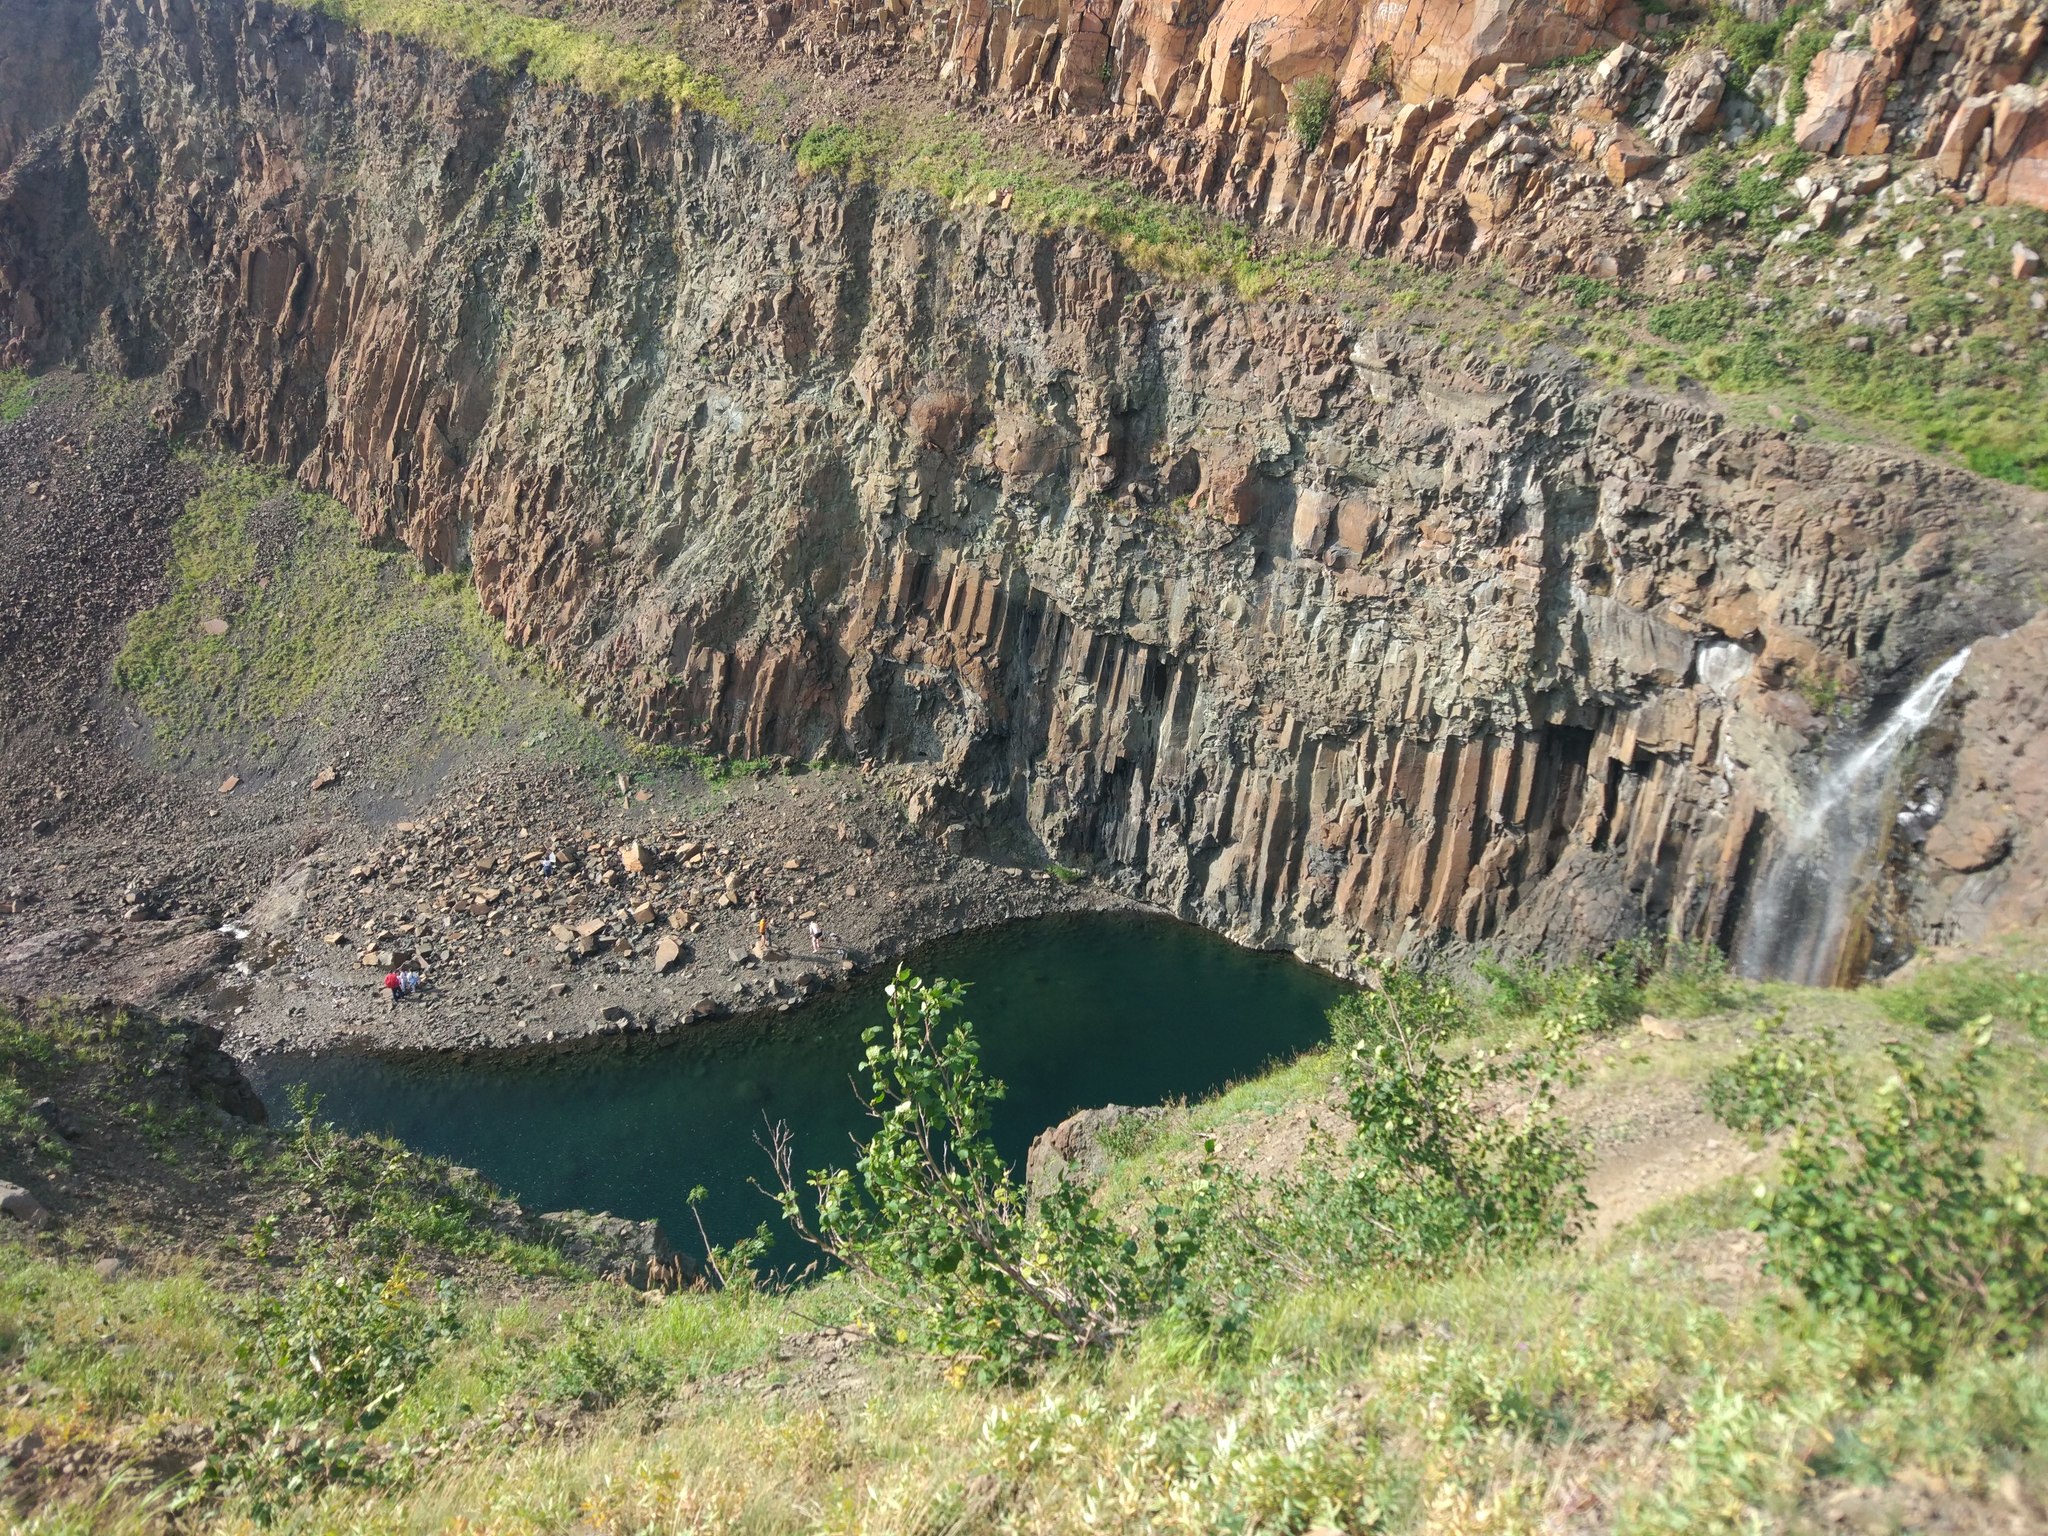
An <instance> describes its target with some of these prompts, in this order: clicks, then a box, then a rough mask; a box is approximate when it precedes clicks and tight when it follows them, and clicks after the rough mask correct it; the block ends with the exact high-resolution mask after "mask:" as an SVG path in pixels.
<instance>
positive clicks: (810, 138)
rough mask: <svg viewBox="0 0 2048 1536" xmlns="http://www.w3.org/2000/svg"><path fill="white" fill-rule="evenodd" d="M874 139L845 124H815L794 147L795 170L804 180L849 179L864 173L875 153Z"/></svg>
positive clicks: (806, 130)
mask: <svg viewBox="0 0 2048 1536" xmlns="http://www.w3.org/2000/svg"><path fill="white" fill-rule="evenodd" d="M876 147H877V146H876V143H875V140H874V136H873V135H872V134H869V133H867V132H864V131H863V130H861V129H858V128H853V127H850V126H848V125H847V124H845V123H818V124H815V125H813V126H812V127H809V128H806V129H805V130H804V136H803V137H802V138H801V139H798V140H797V144H796V168H797V169H798V170H799V171H801V172H802V173H803V174H804V175H806V176H816V175H819V174H821V173H822V174H829V175H833V176H853V175H856V174H860V173H863V172H865V171H866V170H867V168H868V165H869V162H870V161H871V160H872V159H873V158H874V155H875V151H876Z"/></svg>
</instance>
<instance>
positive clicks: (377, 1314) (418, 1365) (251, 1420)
mask: <svg viewBox="0 0 2048 1536" xmlns="http://www.w3.org/2000/svg"><path fill="white" fill-rule="evenodd" d="M243 1313H244V1315H243V1318H242V1322H243V1325H244V1328H245V1330H246V1331H245V1335H244V1337H245V1343H244V1345H243V1352H244V1359H243V1366H244V1368H245V1371H246V1373H247V1380H246V1384H245V1385H244V1386H243V1388H241V1389H240V1390H238V1391H237V1392H236V1393H235V1394H234V1396H233V1397H232V1398H231V1400H230V1402H229V1405H228V1408H227V1412H226V1414H225V1415H224V1417H223V1420H222V1422H221V1423H220V1424H218V1425H217V1426H216V1427H215V1430H214V1444H213V1449H212V1451H211V1452H210V1453H209V1454H208V1455H207V1457H206V1458H205V1460H204V1461H203V1462H201V1463H200V1464H199V1466H198V1468H197V1469H196V1470H195V1472H194V1475H193V1477H192V1480H191V1482H190V1483H189V1484H188V1485H187V1487H186V1488H185V1489H184V1490H183V1491H182V1493H181V1494H180V1495H179V1497H178V1500H177V1501H176V1502H177V1503H178V1504H190V1503H194V1502H197V1501H198V1500H200V1499H203V1498H207V1497H210V1496H213V1495H215V1494H218V1493H222V1492H228V1491H232V1492H236V1493H239V1494H241V1495H242V1496H243V1497H245V1498H247V1499H248V1500H249V1503H250V1505H251V1508H252V1511H253V1513H254V1514H255V1516H256V1519H257V1521H258V1523H261V1524H268V1523H269V1522H270V1521H271V1520H272V1519H273V1518H274V1517H275V1516H276V1514H277V1513H278V1511H279V1510H280V1509H281V1508H282V1507H283V1506H284V1505H286V1504H288V1503H290V1502H292V1501H294V1500H296V1499H299V1498H301V1497H303V1496H305V1495H307V1494H309V1493H311V1492H314V1491H315V1490H317V1489H319V1488H321V1487H323V1486H326V1485H329V1484H347V1483H359V1484H379V1483H387V1482H392V1481H396V1480H399V1479H400V1478H401V1477H402V1476H403V1475H404V1472H405V1470H406V1468H405V1462H404V1458H403V1457H402V1456H394V1455H392V1454H390V1453H389V1452H384V1451H380V1450H377V1449H375V1448H373V1447H372V1446H371V1445H370V1444H369V1443H368V1442H367V1441H366V1439H365V1436H366V1435H367V1434H368V1433H369V1432H370V1431H371V1430H373V1429H375V1428H376V1427H377V1426H378V1425H379V1424H381V1423H382V1422H383V1421H384V1420H385V1419H387V1418H389V1417H390V1416H391V1414H392V1412H393V1410H395V1409H396V1408H397V1406H398V1403H399V1400H400V1399H401V1398H402V1397H403V1396H404V1395H405V1393H406V1392H407V1391H408V1390H410V1388H411V1387H412V1385H413V1383H415V1382H416V1381H418V1380H419V1378H420V1377H421V1376H422V1375H423V1374H425V1372H426V1370H427V1368H428V1367H429V1366H430V1365H431V1364H432V1363H433V1361H434V1359H435V1357H436V1354H437V1352H438V1349H439V1346H440V1344H441V1342H442V1341H443V1340H445V1339H446V1338H448V1337H449V1336H450V1335H451V1334H452V1333H453V1332H454V1327H455V1316H456V1314H455V1302H454V1296H453V1293H452V1292H451V1291H450V1290H449V1289H448V1288H447V1287H446V1286H445V1285H443V1286H438V1287H437V1286H435V1285H433V1284H431V1283H430V1282H429V1281H427V1280H426V1278H425V1277H424V1276H422V1275H421V1274H420V1273H419V1272H418V1271H417V1270H414V1269H412V1268H410V1267H409V1266H407V1265H404V1264H399V1265H395V1266H391V1267H389V1268H384V1269H366V1270H360V1271H350V1270H346V1269H341V1268H334V1267H330V1266H329V1265H328V1263H327V1262H326V1261H324V1260H316V1261H314V1262H313V1263H312V1264H311V1265H309V1266H308V1267H307V1269H306V1270H305V1272H304V1273H303V1274H302V1275H301V1276H300V1278H299V1279H298V1280H297V1281H296V1282H295V1283H294V1284H293V1285H292V1286H291V1287H290V1288H289V1289H287V1290H285V1291H283V1292H281V1293H277V1294H272V1295H265V1296H262V1297H259V1298H258V1299H257V1300H256V1301H255V1302H254V1303H253V1305H251V1306H248V1307H246V1308H244V1309H243Z"/></svg>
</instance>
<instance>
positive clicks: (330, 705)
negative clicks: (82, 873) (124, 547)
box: [114, 461, 624, 767]
mask: <svg viewBox="0 0 2048 1536" xmlns="http://www.w3.org/2000/svg"><path fill="white" fill-rule="evenodd" d="M171 545H172V553H171V561H170V567H169V571H168V581H169V591H168V592H167V593H166V595H165V596H164V598H163V600H162V601H161V602H159V603H157V604H156V605H155V606H153V607H151V608H149V609H147V610H145V611H144V612H142V613H140V614H138V615H137V616H136V617H135V618H134V620H133V621H131V623H130V625H129V629H128V635H127V639H126V642H125V644H124V645H123V647H122V650H121V653H120V655H119V656H118V657H117V659H116V661H115V663H114V680H115V682H116V684H117V685H118V686H120V687H121V688H122V689H124V690H125V691H127V692H128V693H129V694H131V695H132V696H133V697H134V698H135V700H136V702H137V704H138V705H139V706H140V707H141V709H142V711H143V713H144V714H145V715H146V716H147V717H148V719H149V721H150V723H151V726H152V727H153V729H154V732H155V735H156V738H157V741H158V742H159V744H160V745H161V746H162V747H163V748H165V749H166V750H168V751H170V752H171V753H172V754H174V755H177V754H182V753H186V752H190V751H192V750H195V749H196V748H197V747H198V746H199V745H201V744H203V743H205V742H206V741H208V740H225V741H230V742H233V743H236V744H238V746H240V747H241V748H242V749H244V750H247V751H250V752H252V753H253V754H254V755H255V756H256V757H257V758H258V759H259V760H260V759H262V758H264V757H266V756H269V755H271V754H274V753H276V752H279V751H281V750H282V747H283V745H284V743H285V741H286V740H287V739H289V738H296V737H300V736H303V735H304V734H305V733H306V732H307V731H308V730H315V731H317V730H323V729H326V730H332V729H338V728H340V727H341V726H342V725H344V724H345V723H346V722H347V721H349V720H350V719H351V718H355V719H358V720H360V719H361V717H362V712H363V711H365V710H370V709H388V710H389V711H390V713H391V716H392V718H391V720H389V721H380V722H378V725H379V726H380V727H381V726H388V725H392V724H395V725H396V727H397V734H398V735H399V736H400V737H403V738H404V739H405V741H406V743H407V745H406V746H404V747H402V748H400V749H399V750H402V751H410V750H412V746H413V745H416V744H417V743H416V742H415V741H414V738H426V737H431V738H434V739H445V738H447V737H466V738H474V737H480V736H487V735H496V736H501V737H506V738H510V739H515V740H516V739H521V738H527V737H535V736H538V737H539V738H540V739H541V740H543V741H545V742H547V743H549V744H550V750H551V751H552V752H553V753H555V754H557V755H559V754H561V753H565V752H566V753H569V754H571V755H574V754H576V753H579V752H585V751H587V750H589V749H590V747H591V743H592V742H598V741H601V739H602V738H601V736H600V733H598V732H596V731H595V730H594V729H593V728H592V727H591V726H589V724H588V723H587V722H585V721H583V720H582V719H580V718H579V717H578V715H577V714H576V712H575V711H574V710H573V709H572V708H571V707H570V706H569V705H568V703H567V701H566V700H563V699H560V698H557V697H555V696H554V695H553V694H551V693H550V692H549V691H548V690H547V689H546V688H545V687H543V686H541V685H539V684H537V683H533V682H531V681H529V680H527V679H524V678H521V677H520V676H518V675H517V669H518V667H519V661H518V658H517V657H516V656H515V655H514V654H513V652H512V651H511V650H510V648H509V647H507V646H506V645H505V643H504V640H503V638H502V636H501V635H499V634H498V633H497V631H496V630H495V628H494V626H492V625H491V623H490V622H489V621H488V620H487V619H486V618H485V617H484V615H483V613H482V610H481V608H480V607H479V605H478V601H477V596H476V591H475V588H474V586H473V585H472V584H471V583H470V582H469V581H468V580H467V579H466V578H465V577H464V576H462V575H460V574H456V573H444V574H439V575H428V574H425V573H423V572H422V571H421V570H420V569H419V567H418V565H417V563H416V562H414V561H413V560H412V559H411V558H410V557H409V556H406V555H403V554H399V553H393V552H386V551H380V550H376V549H372V548H370V547H368V546H366V545H364V544H363V543H362V542H361V541H360V539H359V537H358V534H357V530H356V527H355V524H354V521H353V519H352V518H351V517H350V516H349V514H348V512H347V511H346V509H344V508H343V507H342V506H341V505H340V504H339V503H337V502H334V501H331V500H329V499H328V498H326V497H323V496H316V495H313V494H311V493H309V492H306V491H302V490H300V489H298V488H297V487H296V486H294V485H293V484H292V483H291V482H290V481H288V480H287V479H285V478H284V477H283V476H281V475H278V474H276V473H275V472H273V471H270V470H266V469H259V468H253V467H248V466H243V465H237V464H233V463H230V462H226V461H218V462H214V463H212V464H210V465H209V466H208V467H207V472H206V483H205V485H204V487H203V488H202V489H201V491H200V492H199V494H198V495H196V496H195V497H193V499H192V501H191V502H190V503H189V504H188V505H187V506H186V508H185V510H184V512H183V513H182V514H181V516H180V517H179V519H178V521H177V523H176V524H175V525H174V526H173V528H172V533H171ZM214 620H219V621H223V622H225V623H226V625H227V633H226V634H224V635H216V634H212V633H209V632H208V629H207V628H206V626H207V624H208V623H209V622H210V621H214ZM395 661H399V662H402V668H401V672H402V675H403V676H404V677H405V679H406V681H407V685H408V688H409V690H410V691H409V692H408V694H407V695H406V697H405V698H404V699H403V700H402V701H400V702H397V703H393V704H389V705H384V704H378V703H373V702H371V699H370V696H369V690H370V685H371V684H372V683H373V682H377V681H380V680H383V679H388V678H389V677H390V676H391V675H392V669H393V666H394V662H395ZM378 734H379V735H382V734H385V733H384V732H383V731H381V730H380V731H379V732H378ZM602 755H603V756H604V759H605V761H604V766H606V767H609V766H611V765H612V762H613V759H615V758H616V759H618V760H619V761H620V762H621V763H623V761H624V759H623V756H622V754H620V753H619V752H618V751H616V750H612V751H609V752H606V753H604V754H602Z"/></svg>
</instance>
